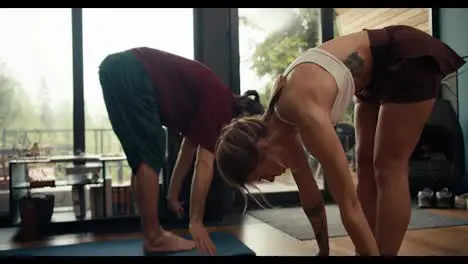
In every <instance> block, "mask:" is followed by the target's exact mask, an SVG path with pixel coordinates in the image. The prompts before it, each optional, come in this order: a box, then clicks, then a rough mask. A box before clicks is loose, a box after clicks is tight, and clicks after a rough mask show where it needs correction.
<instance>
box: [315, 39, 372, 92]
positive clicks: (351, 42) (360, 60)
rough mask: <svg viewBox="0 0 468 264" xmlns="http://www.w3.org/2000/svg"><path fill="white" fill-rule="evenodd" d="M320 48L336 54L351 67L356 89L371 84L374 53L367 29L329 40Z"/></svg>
mask: <svg viewBox="0 0 468 264" xmlns="http://www.w3.org/2000/svg"><path fill="white" fill-rule="evenodd" d="M319 48H321V49H323V50H325V51H327V52H329V53H330V54H332V55H334V56H335V57H337V58H338V59H340V60H341V61H343V63H344V64H345V65H346V66H347V67H348V68H349V69H350V71H351V73H352V74H353V77H354V81H355V86H356V90H361V89H362V88H363V87H365V86H366V85H368V84H369V82H370V79H371V73H372V54H371V50H370V43H369V36H368V33H367V31H365V30H363V31H359V32H356V33H352V34H350V35H346V36H342V37H339V38H336V39H332V40H329V41H327V42H325V43H323V44H322V45H320V46H319Z"/></svg>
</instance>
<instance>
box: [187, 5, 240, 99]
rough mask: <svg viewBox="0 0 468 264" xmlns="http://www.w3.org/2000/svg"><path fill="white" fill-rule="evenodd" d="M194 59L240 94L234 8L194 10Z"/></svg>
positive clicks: (235, 10) (237, 42) (237, 35)
mask: <svg viewBox="0 0 468 264" xmlns="http://www.w3.org/2000/svg"><path fill="white" fill-rule="evenodd" d="M194 27H195V28H194V33H195V34H194V36H195V40H194V41H195V59H197V60H198V61H200V62H202V63H204V64H206V65H208V66H209V67H210V68H211V69H212V70H213V71H214V72H215V73H216V74H218V76H220V77H221V78H222V79H223V80H224V82H225V83H226V85H228V86H229V88H230V89H231V90H232V91H233V92H234V93H236V94H239V91H240V78H239V34H238V32H239V30H238V22H237V8H194Z"/></svg>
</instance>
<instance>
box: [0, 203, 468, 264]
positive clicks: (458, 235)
mask: <svg viewBox="0 0 468 264" xmlns="http://www.w3.org/2000/svg"><path fill="white" fill-rule="evenodd" d="M432 211H433V212H435V213H439V214H444V215H448V216H451V217H457V218H462V219H468V211H458V210H432ZM210 229H211V230H213V231H214V230H217V231H225V232H229V233H231V234H233V235H235V236H237V237H239V238H240V239H241V240H242V241H243V242H244V243H245V244H246V245H247V246H248V247H250V248H251V249H252V250H254V251H255V252H256V253H257V255H258V256H313V255H315V254H316V253H317V247H316V244H315V241H314V240H309V241H300V240H297V239H295V238H294V237H292V236H290V235H288V234H286V233H283V232H282V231H280V230H278V229H275V228H274V227H272V226H269V225H267V224H265V223H262V222H260V221H259V220H257V219H255V218H253V217H250V216H246V217H245V220H244V221H243V223H242V224H241V225H238V226H224V227H216V228H210ZM178 232H182V233H184V231H178ZM11 235H13V234H11ZM139 236H140V234H138V233H130V234H128V233H127V234H113V235H105V236H103V235H99V236H96V235H93V234H69V235H59V236H55V237H51V238H49V239H48V240H47V241H41V242H34V243H28V244H13V243H11V242H10V238H11V236H10V235H3V236H2V237H0V249H3V250H4V249H10V248H18V247H31V246H38V245H43V244H49V245H67V244H74V243H82V242H91V241H102V240H110V239H118V238H134V237H139ZM330 246H331V254H332V255H334V256H350V255H353V254H354V247H353V245H352V243H351V240H350V239H349V237H340V238H332V239H331V245H330ZM400 255H405V256H448V255H449V256H460V255H468V226H458V227H445V228H436V229H425V230H415V231H408V232H407V234H406V237H405V240H404V242H403V246H402V248H401V252H400Z"/></svg>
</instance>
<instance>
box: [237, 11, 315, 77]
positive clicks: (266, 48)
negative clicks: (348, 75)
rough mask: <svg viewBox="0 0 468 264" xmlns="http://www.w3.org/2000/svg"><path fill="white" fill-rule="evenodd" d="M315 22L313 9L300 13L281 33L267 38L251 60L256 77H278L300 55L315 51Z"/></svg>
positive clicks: (276, 32)
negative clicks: (312, 49) (304, 52)
mask: <svg viewBox="0 0 468 264" xmlns="http://www.w3.org/2000/svg"><path fill="white" fill-rule="evenodd" d="M291 12H292V11H291ZM243 20H244V21H245V20H248V19H247V18H243ZM318 22H319V16H318V12H317V9H315V8H305V9H300V10H299V12H298V13H297V14H296V15H294V16H293V18H292V19H291V20H290V21H289V22H288V23H287V24H286V25H285V26H284V27H283V28H282V29H281V30H278V31H275V32H272V33H271V34H270V35H268V36H267V37H266V38H265V40H264V41H263V42H262V43H260V44H258V45H257V47H256V48H255V52H254V54H253V56H252V59H253V69H254V70H255V72H256V73H257V75H258V76H264V75H270V76H275V75H278V74H280V73H282V72H284V70H286V68H287V67H288V65H289V64H290V63H291V62H292V61H293V60H294V59H295V58H297V57H298V56H299V55H300V54H301V53H302V52H303V51H305V50H307V49H309V48H312V47H315V46H316V45H317V43H318V37H319V36H318V32H319V27H318V25H319V24H318ZM244 23H245V22H244ZM247 24H248V23H247Z"/></svg>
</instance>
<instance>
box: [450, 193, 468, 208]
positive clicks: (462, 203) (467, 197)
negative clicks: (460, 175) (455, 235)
mask: <svg viewBox="0 0 468 264" xmlns="http://www.w3.org/2000/svg"><path fill="white" fill-rule="evenodd" d="M453 207H454V208H456V209H464V210H468V193H464V194H460V195H457V196H455V200H454V202H453Z"/></svg>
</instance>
